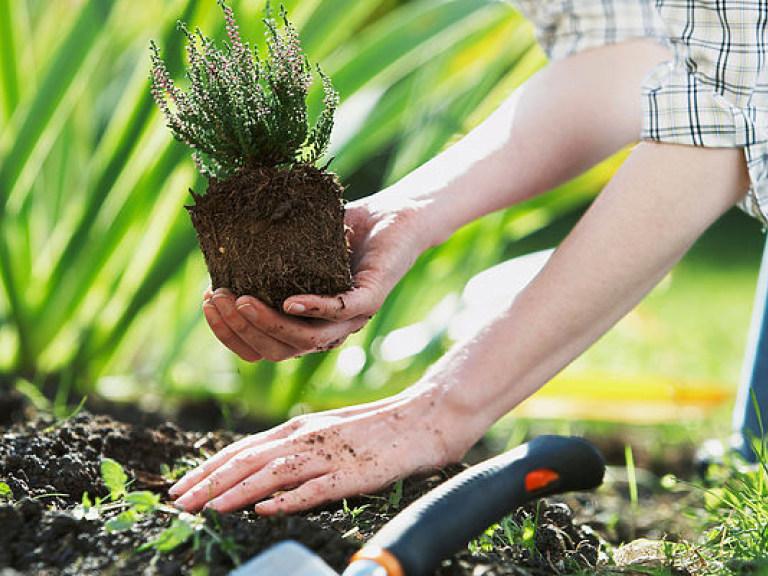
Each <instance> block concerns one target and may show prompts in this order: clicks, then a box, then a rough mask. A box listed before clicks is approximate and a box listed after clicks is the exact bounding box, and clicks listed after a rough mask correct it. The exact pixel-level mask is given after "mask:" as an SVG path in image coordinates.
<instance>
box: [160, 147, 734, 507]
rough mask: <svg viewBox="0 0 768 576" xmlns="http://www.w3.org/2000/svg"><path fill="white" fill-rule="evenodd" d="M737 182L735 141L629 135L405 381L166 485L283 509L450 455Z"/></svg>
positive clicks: (613, 312)
mask: <svg viewBox="0 0 768 576" xmlns="http://www.w3.org/2000/svg"><path fill="white" fill-rule="evenodd" d="M748 186H749V181H748V176H747V173H746V165H745V162H744V157H743V153H742V152H741V151H740V150H735V149H701V148H691V147H685V146H673V145H665V144H654V143H645V142H644V143H642V144H640V145H639V146H638V147H637V149H636V150H635V151H634V152H633V153H632V155H631V156H630V158H629V159H628V160H627V162H626V163H625V164H624V165H623V166H622V168H621V169H620V170H619V171H618V172H617V174H616V175H615V177H614V178H613V180H612V181H611V182H610V183H609V185H608V186H607V187H606V189H605V191H604V192H603V193H602V194H601V196H600V197H599V198H598V199H597V201H596V202H595V203H594V204H593V206H592V207H591V208H590V209H589V210H588V212H587V213H586V214H585V216H584V217H583V219H582V220H581V222H579V224H578V225H577V226H576V227H575V228H574V230H573V231H572V232H571V234H570V235H569V236H568V238H567V239H566V240H565V241H564V242H563V244H562V245H561V246H560V247H559V248H558V250H557V251H556V252H555V254H554V255H553V256H552V258H551V259H550V260H549V262H548V264H547V265H546V266H545V268H544V269H543V270H542V271H541V273H540V274H539V275H538V276H537V277H536V278H535V279H534V280H533V281H532V282H531V284H530V285H529V286H528V287H527V288H526V289H525V290H524V291H523V292H522V293H521V294H520V295H519V296H518V297H517V298H516V299H515V301H514V302H513V303H512V304H511V305H510V306H509V307H508V308H507V309H506V310H505V311H504V313H503V314H501V315H500V316H499V317H498V318H496V319H495V320H494V321H492V322H491V323H490V324H488V325H487V326H486V327H485V328H484V329H483V330H481V331H480V332H479V333H478V334H476V335H474V336H472V337H471V338H469V339H468V340H466V341H465V342H462V343H459V344H458V345H457V346H455V347H454V348H453V349H452V350H451V351H450V352H449V353H448V354H446V356H444V357H443V358H442V359H441V360H440V361H439V362H438V363H437V364H435V366H433V367H432V369H430V370H429V371H428V373H427V374H426V375H425V376H424V377H423V378H422V379H421V381H420V382H419V383H417V384H416V385H414V386H413V387H412V388H411V389H409V390H406V391H405V392H403V393H402V394H399V395H397V396H395V397H393V398H389V399H385V400H382V401H380V402H376V403H373V404H369V405H363V406H357V407H352V408H346V409H342V410H339V411H334V412H328V413H325V414H315V415H309V416H304V417H300V418H298V419H294V420H292V421H290V422H288V423H287V424H285V425H284V426H281V427H280V428H278V429H275V430H273V431H270V432H267V433H264V434H260V435H256V436H252V437H249V438H246V439H244V440H242V441H241V442H239V443H237V444H234V445H233V446H231V447H229V448H227V449H226V450H225V451H223V452H221V453H219V454H218V455H216V456H215V457H214V458H212V459H211V460H209V461H208V462H206V463H204V464H203V465H202V466H201V467H200V468H198V469H196V470H195V471H193V472H191V473H190V474H188V475H187V476H186V477H185V478H183V479H182V480H181V481H180V482H179V483H178V484H176V485H175V486H174V487H173V488H172V490H171V493H172V494H174V495H182V496H181V498H179V500H178V501H177V502H178V504H179V505H180V506H182V507H184V508H185V509H198V508H200V507H201V506H204V505H206V503H208V505H209V506H212V507H214V508H216V509H218V510H221V511H228V510H234V509H237V508H240V507H242V506H243V505H245V504H247V503H249V502H254V501H258V500H263V499H266V500H263V501H261V502H260V503H259V504H257V505H256V510H257V511H258V512H260V513H262V514H275V513H278V512H293V511H297V510H301V509H305V508H309V507H312V506H315V505H317V504H320V503H322V502H324V501H327V500H335V499H340V498H342V497H345V496H350V495H353V494H359V493H362V492H367V491H371V490H375V489H377V488H380V487H382V486H384V485H385V484H386V483H387V482H390V481H392V480H394V479H396V478H400V477H403V476H405V475H407V474H409V473H411V472H413V471H415V470H418V469H423V468H426V467H431V466H438V465H441V464H444V463H447V462H450V461H455V460H458V459H459V458H460V457H461V456H462V455H463V453H464V452H465V451H466V450H467V449H468V448H469V447H470V446H471V445H472V443H474V442H475V441H476V440H477V439H478V438H479V437H480V436H481V435H482V434H483V433H484V432H485V431H486V430H487V429H488V427H489V426H490V425H491V424H492V423H493V422H494V421H495V420H497V419H498V418H499V417H500V416H501V415H503V414H504V413H506V412H507V411H509V410H510V409H511V408H513V407H514V406H516V405H517V404H518V403H519V402H521V401H522V400H523V399H524V398H526V397H527V396H529V395H530V394H532V393H533V392H534V391H535V390H537V389H538V388H539V387H541V386H542V385H543V384H544V383H545V382H547V381H548V380H549V379H550V378H551V377H552V376H554V375H555V374H556V373H557V372H559V371H560V370H561V369H562V368H564V367H565V366H566V365H567V364H568V363H569V362H571V361H572V360H573V359H574V358H575V357H576V356H578V355H579V354H580V353H581V352H582V351H583V350H584V349H585V348H587V347H588V346H589V345H590V344H592V343H593V342H594V341H595V340H597V338H599V337H600V336H601V335H602V334H603V333H604V332H605V331H606V330H608V328H609V327H610V326H612V325H613V324H614V323H615V322H616V321H617V320H618V319H619V318H620V317H621V316H623V315H624V314H625V313H626V312H627V311H629V310H630V309H631V308H632V307H633V306H634V305H635V304H636V303H637V302H638V301H639V300H640V299H641V298H642V297H643V296H644V295H645V294H646V293H647V292H648V291H649V290H650V289H651V288H652V287H653V286H654V285H655V284H656V283H657V282H658V281H659V280H660V279H661V278H662V277H663V276H664V275H665V274H666V273H667V271H668V270H669V269H670V268H671V267H672V266H673V264H674V263H675V262H677V261H678V259H679V258H680V257H681V256H682V255H683V254H684V253H685V251H686V250H687V249H688V248H689V247H690V245H691V244H692V243H693V242H694V241H695V240H696V238H698V237H699V235H700V234H701V233H702V232H703V231H704V230H705V229H706V228H707V227H708V226H709V225H710V224H711V223H712V222H713V221H714V220H715V219H716V218H718V217H719V216H720V215H721V214H722V213H723V212H724V211H725V210H727V209H728V208H729V207H730V206H732V205H733V203H734V202H736V200H737V199H738V198H739V197H741V196H742V195H743V194H744V193H745V191H746V190H747V188H748ZM320 437H322V441H319V438H320ZM277 490H287V491H285V492H283V493H281V494H279V495H273V493H274V492H275V491H277Z"/></svg>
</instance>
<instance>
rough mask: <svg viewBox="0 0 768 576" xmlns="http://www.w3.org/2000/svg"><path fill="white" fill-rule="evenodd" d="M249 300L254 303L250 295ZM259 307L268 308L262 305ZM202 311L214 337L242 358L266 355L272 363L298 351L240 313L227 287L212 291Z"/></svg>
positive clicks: (299, 351)
mask: <svg viewBox="0 0 768 576" xmlns="http://www.w3.org/2000/svg"><path fill="white" fill-rule="evenodd" d="M251 300H252V301H253V302H256V300H255V299H254V298H251ZM261 307H262V309H264V310H266V309H268V307H267V306H265V305H263V304H261ZM203 312H204V314H205V318H206V320H207V321H208V325H209V326H210V327H211V330H212V331H213V333H214V334H215V335H216V337H217V338H218V339H219V340H220V341H221V342H222V343H223V344H224V345H225V346H226V347H227V348H229V349H230V350H232V351H233V352H234V353H235V354H237V355H238V356H240V357H241V358H242V359H243V360H246V361H248V362H256V361H258V360H261V359H262V358H266V359H267V360H270V361H273V362H276V361H278V360H284V359H286V358H293V357H295V356H298V355H299V354H301V353H302V351H301V350H299V349H297V348H295V347H292V346H289V345H287V344H285V343H283V342H281V341H280V340H277V339H275V338H272V337H270V336H267V335H265V334H264V333H263V332H262V331H261V330H260V329H259V328H258V326H255V325H254V324H253V323H252V322H250V321H249V320H248V318H247V317H246V316H245V315H244V314H243V309H242V308H241V307H240V306H239V305H238V302H237V301H236V300H235V297H234V296H233V295H232V294H231V293H230V292H229V291H228V290H223V289H218V290H216V291H215V292H214V293H213V296H212V297H211V298H210V299H209V300H207V301H206V303H205V304H204V305H203ZM254 316H256V315H255V314H254Z"/></svg>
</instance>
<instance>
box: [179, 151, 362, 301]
mask: <svg viewBox="0 0 768 576" xmlns="http://www.w3.org/2000/svg"><path fill="white" fill-rule="evenodd" d="M190 192H191V193H192V197H193V199H194V201H195V202H194V205H192V206H187V210H188V211H189V214H190V218H191V219H192V224H193V225H194V227H195V229H196V230H197V238H198V240H199V242H200V248H201V250H202V252H203V255H204V256H205V263H206V265H207V267H208V272H209V273H210V276H211V285H212V286H213V288H214V290H215V289H217V288H227V289H229V291H230V292H232V293H233V294H234V295H235V296H242V295H244V294H250V295H252V296H255V297H256V298H258V299H259V300H261V301H262V302H265V303H266V304H268V305H269V306H272V307H273V308H277V309H281V308H282V303H283V301H284V300H285V299H286V298H288V297H289V296H293V295H295V294H326V295H333V294H341V293H343V292H346V291H348V290H349V289H351V288H352V275H351V272H350V267H349V246H348V244H347V239H346V232H345V228H344V205H343V204H342V200H341V195H342V192H343V189H342V187H341V184H340V183H339V181H338V179H337V177H336V176H335V175H334V174H332V173H330V172H326V171H325V170H321V169H319V168H316V167H314V166H310V165H306V164H297V165H295V166H293V167H292V168H290V169H284V168H271V167H257V168H251V167H245V168H241V169H240V170H239V171H238V172H236V173H235V174H234V175H232V176H230V177H229V178H226V179H223V180H216V179H211V180H210V182H209V185H208V190H207V191H206V193H205V194H202V195H198V194H195V193H194V192H192V191H191V190H190Z"/></svg>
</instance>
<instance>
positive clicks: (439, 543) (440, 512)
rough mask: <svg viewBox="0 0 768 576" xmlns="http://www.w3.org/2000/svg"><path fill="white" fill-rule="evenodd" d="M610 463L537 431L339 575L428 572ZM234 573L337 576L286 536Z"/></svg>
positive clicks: (374, 543) (435, 498) (397, 525)
mask: <svg viewBox="0 0 768 576" xmlns="http://www.w3.org/2000/svg"><path fill="white" fill-rule="evenodd" d="M604 472H605V462H604V460H603V457H602V455H601V454H600V452H598V450H597V449H596V448H595V447H594V446H592V444H590V443H589V442H587V441H586V440H584V439H583V438H575V437H565V436H539V437H538V438H535V439H534V440H532V441H530V442H528V443H527V444H523V445H521V446H518V447H517V448H515V449H514V450H511V451H509V452H506V453H504V454H501V455H500V456H496V457H495V458H491V459H489V460H486V461H485V462H482V463H480V464H477V465H475V466H472V467H471V468H468V469H467V470H465V471H464V472H462V473H461V474H459V475H457V476H454V477H453V478H451V479H450V480H448V481H446V482H445V483H443V484H441V485H440V486H438V487H437V488H435V489H434V490H432V491H430V492H428V493H427V494H425V495H424V496H422V497H421V498H419V499H418V500H416V501H415V502H414V503H412V504H411V505H410V506H408V507H407V508H406V509H405V510H403V511H402V512H400V513H399V514H398V515H397V516H395V517H394V518H393V519H392V520H390V521H389V522H388V523H387V524H386V525H385V526H384V527H383V528H382V529H381V530H380V531H379V532H378V533H377V534H376V535H375V536H374V537H373V538H371V540H370V541H368V543H367V544H366V545H365V546H364V547H363V548H362V549H361V550H360V551H358V552H357V553H356V554H355V555H354V556H353V557H352V560H351V561H350V564H349V566H348V567H347V569H346V570H345V571H344V573H343V575H342V576H428V575H430V574H432V573H433V572H434V570H435V569H436V568H437V566H438V564H439V563H440V561H441V560H442V559H443V558H445V557H447V556H449V555H451V554H453V553H454V552H457V551H458V550H459V549H460V548H462V547H463V546H465V545H466V544H467V542H469V541H470V540H471V539H472V538H474V537H476V536H477V535H479V534H481V533H482V532H483V531H484V530H485V529H486V528H487V527H488V526H490V525H491V524H493V523H495V522H498V521H499V520H501V518H503V517H504V516H506V515H507V514H509V513H510V512H512V511H513V510H515V509H516V508H518V507H519V506H522V505H523V504H525V503H526V502H528V501H529V500H532V499H535V498H539V497H541V496H548V495H551V494H555V493H560V492H568V491H571V490H588V489H591V488H596V487H597V486H599V485H600V484H601V483H602V481H603V474H604ZM230 576H339V574H338V572H336V571H335V570H333V569H332V568H331V567H330V566H328V565H327V564H326V563H325V562H324V561H323V560H322V559H321V558H320V557H319V556H317V555H316V554H315V553H314V552H312V551H311V550H309V549H307V548H305V547H304V546H302V545H301V544H299V543H298V542H294V541H286V542H281V543H280V544H277V545H275V546H273V547H271V548H269V549H268V550H267V551H265V552H264V553H262V554H261V555H259V556H257V557H256V558H253V559H252V560H250V561H249V562H247V563H246V564H243V565H242V566H240V567H239V568H237V569H236V570H234V571H232V572H231V573H230Z"/></svg>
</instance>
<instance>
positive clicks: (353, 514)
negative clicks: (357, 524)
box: [341, 498, 373, 522]
mask: <svg viewBox="0 0 768 576" xmlns="http://www.w3.org/2000/svg"><path fill="white" fill-rule="evenodd" d="M371 506H373V504H363V505H362V506H357V507H356V508H350V507H349V504H348V503H347V499H346V498H344V499H343V500H342V501H341V507H342V509H343V510H344V514H346V515H347V516H349V517H350V518H351V519H352V521H353V522H354V521H355V520H357V517H358V516H360V514H362V513H363V512H364V511H365V510H366V508H370V507H371Z"/></svg>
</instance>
